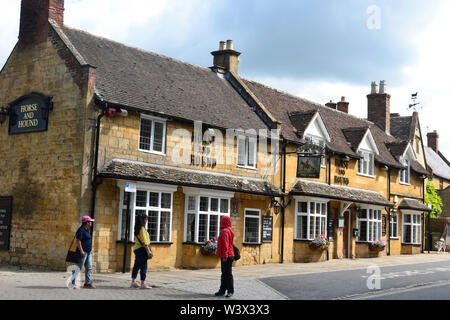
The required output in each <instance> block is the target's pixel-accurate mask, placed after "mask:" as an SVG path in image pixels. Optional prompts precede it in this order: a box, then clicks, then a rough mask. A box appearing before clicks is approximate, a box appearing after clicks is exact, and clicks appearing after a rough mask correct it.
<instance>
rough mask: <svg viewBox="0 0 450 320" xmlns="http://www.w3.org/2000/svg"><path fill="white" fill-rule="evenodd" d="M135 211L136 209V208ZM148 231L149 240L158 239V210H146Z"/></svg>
mask: <svg viewBox="0 0 450 320" xmlns="http://www.w3.org/2000/svg"><path fill="white" fill-rule="evenodd" d="M136 211H137V210H136ZM147 229H148V233H149V235H150V241H158V211H149V212H148V228H147Z"/></svg>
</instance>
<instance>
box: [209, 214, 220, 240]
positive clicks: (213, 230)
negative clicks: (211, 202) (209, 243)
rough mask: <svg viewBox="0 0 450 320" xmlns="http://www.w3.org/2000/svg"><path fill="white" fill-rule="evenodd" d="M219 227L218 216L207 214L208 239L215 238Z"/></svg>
mask: <svg viewBox="0 0 450 320" xmlns="http://www.w3.org/2000/svg"><path fill="white" fill-rule="evenodd" d="M218 229H219V216H216V215H210V216H209V237H208V238H209V239H212V238H217V236H218V234H217V233H218Z"/></svg>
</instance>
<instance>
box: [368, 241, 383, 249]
mask: <svg viewBox="0 0 450 320" xmlns="http://www.w3.org/2000/svg"><path fill="white" fill-rule="evenodd" d="M370 245H371V246H372V247H376V248H384V247H386V241H384V240H382V239H379V240H377V241H373V242H371V243H370Z"/></svg>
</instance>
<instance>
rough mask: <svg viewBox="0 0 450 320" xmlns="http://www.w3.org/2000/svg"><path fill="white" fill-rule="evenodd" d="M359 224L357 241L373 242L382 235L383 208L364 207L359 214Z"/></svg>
mask: <svg viewBox="0 0 450 320" xmlns="http://www.w3.org/2000/svg"><path fill="white" fill-rule="evenodd" d="M357 225H358V230H359V237H358V238H357V241H364V242H373V241H377V240H380V239H381V237H382V225H383V221H382V213H381V209H375V208H362V209H361V211H360V212H359V214H358V218H357Z"/></svg>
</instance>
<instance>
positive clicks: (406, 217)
mask: <svg viewBox="0 0 450 320" xmlns="http://www.w3.org/2000/svg"><path fill="white" fill-rule="evenodd" d="M404 219H405V222H407V223H411V215H410V214H405V215H404Z"/></svg>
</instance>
